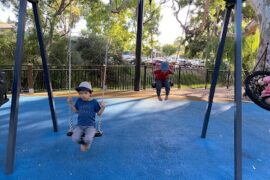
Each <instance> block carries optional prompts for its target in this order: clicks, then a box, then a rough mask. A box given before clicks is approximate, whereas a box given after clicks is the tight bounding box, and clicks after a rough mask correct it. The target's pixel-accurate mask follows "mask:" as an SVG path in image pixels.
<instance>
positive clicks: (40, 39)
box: [32, 2, 58, 132]
mask: <svg viewBox="0 0 270 180" xmlns="http://www.w3.org/2000/svg"><path fill="white" fill-rule="evenodd" d="M32 5H33V13H34V17H35V24H36V29H37V36H38V42H39V49H40V55H41V59H42V66H43V73H44V78H45V84H46V88H47V92H48V97H49V104H50V109H51V117H52V121H53V129H54V132H57V131H58V124H57V119H56V114H55V104H54V100H53V94H52V84H51V79H50V74H49V69H48V65H47V57H46V49H45V47H44V42H43V35H42V31H41V26H40V20H39V13H38V8H37V3H34V2H33V3H32Z"/></svg>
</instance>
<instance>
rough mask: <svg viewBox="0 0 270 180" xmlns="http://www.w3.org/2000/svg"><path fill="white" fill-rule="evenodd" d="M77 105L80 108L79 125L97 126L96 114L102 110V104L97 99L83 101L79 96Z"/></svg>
mask: <svg viewBox="0 0 270 180" xmlns="http://www.w3.org/2000/svg"><path fill="white" fill-rule="evenodd" d="M75 107H76V109H77V110H78V124H77V125H78V126H95V116H96V113H97V112H98V111H99V110H100V105H99V103H98V101H97V100H96V99H92V100H90V101H83V100H82V99H81V98H79V99H78V100H77V101H76V103H75Z"/></svg>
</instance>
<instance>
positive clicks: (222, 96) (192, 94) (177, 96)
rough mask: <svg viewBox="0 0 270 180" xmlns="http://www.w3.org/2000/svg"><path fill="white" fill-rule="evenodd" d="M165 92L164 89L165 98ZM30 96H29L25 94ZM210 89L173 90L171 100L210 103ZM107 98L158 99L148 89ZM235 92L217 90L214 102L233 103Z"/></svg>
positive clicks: (65, 93)
mask: <svg viewBox="0 0 270 180" xmlns="http://www.w3.org/2000/svg"><path fill="white" fill-rule="evenodd" d="M164 91H165V90H164V89H162V93H163V97H164V93H165V92H164ZM25 95H28V94H25ZM35 95H37V96H47V94H46V93H35ZM68 95H69V92H68V91H61V92H59V91H58V92H54V96H68ZM70 95H72V96H78V93H77V92H76V91H71V92H70ZM208 95H209V89H204V88H196V89H186V88H185V89H177V88H172V90H171V93H170V99H172V100H193V101H208ZM30 96H32V95H30ZM93 96H94V97H102V92H101V91H96V92H94V93H93ZM104 97H105V98H149V99H150V98H156V94H155V90H153V89H148V90H142V91H137V92H135V91H111V90H108V91H105V94H104ZM233 98H234V90H233V89H232V88H229V89H227V88H217V89H216V91H215V98H214V101H216V102H227V101H233ZM243 99H244V100H245V98H243Z"/></svg>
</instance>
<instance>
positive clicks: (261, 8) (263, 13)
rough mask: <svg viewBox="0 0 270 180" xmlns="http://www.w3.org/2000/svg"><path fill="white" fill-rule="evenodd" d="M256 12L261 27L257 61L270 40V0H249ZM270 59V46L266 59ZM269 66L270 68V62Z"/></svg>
mask: <svg viewBox="0 0 270 180" xmlns="http://www.w3.org/2000/svg"><path fill="white" fill-rule="evenodd" d="M248 2H249V3H250V4H251V6H252V7H253V9H254V11H255V12H256V16H257V19H258V23H259V28H260V47H259V50H258V54H257V61H258V60H259V59H260V58H261V56H262V54H263V53H264V51H265V48H266V45H267V43H269V40H270V13H269V12H270V3H269V0H248ZM269 59H270V48H268V52H267V57H266V60H269ZM266 63H267V68H270V62H266Z"/></svg>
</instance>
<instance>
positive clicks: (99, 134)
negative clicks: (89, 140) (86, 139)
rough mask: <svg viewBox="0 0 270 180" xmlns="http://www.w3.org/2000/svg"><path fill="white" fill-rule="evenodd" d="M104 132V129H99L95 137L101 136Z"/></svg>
mask: <svg viewBox="0 0 270 180" xmlns="http://www.w3.org/2000/svg"><path fill="white" fill-rule="evenodd" d="M102 133H103V132H102V131H98V130H97V132H96V134H95V137H101V136H102Z"/></svg>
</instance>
